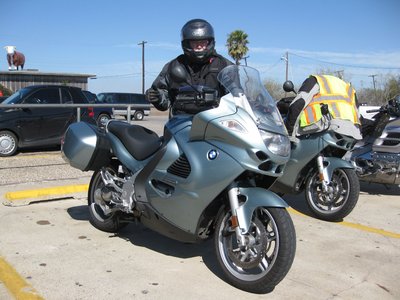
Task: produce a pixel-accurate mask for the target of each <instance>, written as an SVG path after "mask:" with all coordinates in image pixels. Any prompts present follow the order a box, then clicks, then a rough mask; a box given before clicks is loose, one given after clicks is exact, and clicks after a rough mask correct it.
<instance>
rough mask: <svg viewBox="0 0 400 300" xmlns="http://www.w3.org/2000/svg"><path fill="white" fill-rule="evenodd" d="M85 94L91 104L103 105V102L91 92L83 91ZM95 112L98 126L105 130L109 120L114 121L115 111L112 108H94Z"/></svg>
mask: <svg viewBox="0 0 400 300" xmlns="http://www.w3.org/2000/svg"><path fill="white" fill-rule="evenodd" d="M82 92H83V94H84V95H85V96H86V99H87V100H88V101H89V103H93V104H101V103H103V102H100V101H99V99H98V98H97V96H96V94H95V93H92V92H90V91H85V90H83V91H82ZM93 112H94V119H95V120H96V124H97V126H98V127H100V128H104V127H105V125H106V124H107V122H108V120H110V119H112V117H113V109H112V107H96V106H94V107H93Z"/></svg>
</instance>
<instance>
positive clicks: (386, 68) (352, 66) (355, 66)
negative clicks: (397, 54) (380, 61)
mask: <svg viewBox="0 0 400 300" xmlns="http://www.w3.org/2000/svg"><path fill="white" fill-rule="evenodd" d="M289 53H290V54H292V55H294V56H297V57H301V58H305V59H309V60H313V61H317V62H321V63H324V64H331V65H336V66H342V67H349V68H361V69H383V70H400V67H379V66H377V67H367V66H360V65H358V66H357V65H349V64H340V63H335V62H331V61H326V60H320V59H316V58H311V57H307V56H303V55H299V54H296V53H293V52H289Z"/></svg>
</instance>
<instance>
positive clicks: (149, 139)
mask: <svg viewBox="0 0 400 300" xmlns="http://www.w3.org/2000/svg"><path fill="white" fill-rule="evenodd" d="M107 130H108V131H109V132H111V133H112V134H114V135H115V136H116V137H117V138H119V140H120V141H121V142H122V144H123V145H124V146H125V147H126V149H127V150H128V152H129V153H130V154H131V155H132V156H133V157H134V158H135V159H137V160H144V159H146V158H147V157H149V156H150V155H152V154H153V153H155V152H156V151H157V150H158V149H159V148H160V147H161V144H162V137H159V136H158V135H157V133H155V132H154V131H151V130H150V129H148V128H145V127H143V126H140V125H131V124H128V123H126V122H122V121H111V122H109V123H108V125H107Z"/></svg>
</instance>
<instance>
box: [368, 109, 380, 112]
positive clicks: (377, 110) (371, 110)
mask: <svg viewBox="0 0 400 300" xmlns="http://www.w3.org/2000/svg"><path fill="white" fill-rule="evenodd" d="M380 111H381V109H380V108H379V109H370V110H367V113H374V112H380Z"/></svg>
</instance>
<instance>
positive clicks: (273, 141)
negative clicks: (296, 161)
mask: <svg viewBox="0 0 400 300" xmlns="http://www.w3.org/2000/svg"><path fill="white" fill-rule="evenodd" d="M260 133H261V137H262V138H263V140H264V144H265V146H266V147H267V148H268V150H269V151H271V152H272V153H274V154H276V155H280V156H289V155H290V141H289V138H288V137H287V136H284V135H281V134H276V133H271V132H267V131H264V130H260Z"/></svg>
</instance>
